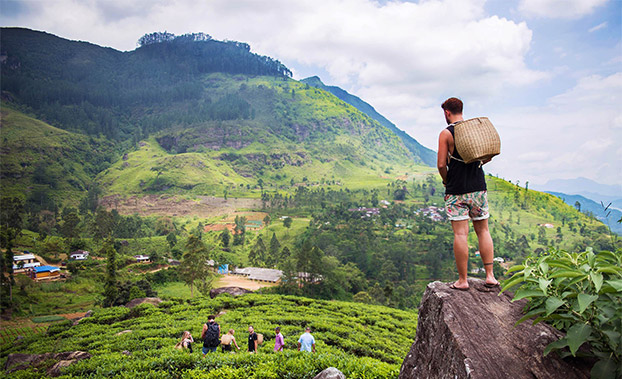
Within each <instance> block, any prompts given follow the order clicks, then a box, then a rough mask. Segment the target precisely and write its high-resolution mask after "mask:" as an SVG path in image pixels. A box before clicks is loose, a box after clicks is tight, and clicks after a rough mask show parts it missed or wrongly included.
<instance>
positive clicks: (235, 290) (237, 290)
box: [209, 287, 253, 299]
mask: <svg viewBox="0 0 622 379" xmlns="http://www.w3.org/2000/svg"><path fill="white" fill-rule="evenodd" d="M223 293H228V294H230V295H231V296H239V295H244V294H247V293H253V291H251V290H247V289H246V288H242V287H221V288H214V289H213V290H210V291H209V297H211V298H212V299H213V298H215V297H216V296H218V295H220V294H223Z"/></svg>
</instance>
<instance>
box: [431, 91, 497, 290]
mask: <svg viewBox="0 0 622 379" xmlns="http://www.w3.org/2000/svg"><path fill="white" fill-rule="evenodd" d="M441 108H442V109H443V113H444V114H445V121H446V122H447V125H448V126H447V128H445V129H443V131H442V132H441V134H440V135H439V138H438V156H437V166H438V172H439V174H440V176H441V179H442V180H443V185H444V186H445V212H447V217H448V218H449V220H450V221H451V227H452V229H453V232H454V257H455V259H456V268H457V270H458V280H457V281H455V282H453V283H451V284H450V286H449V288H451V289H455V290H460V291H468V290H469V282H468V280H467V274H468V272H467V269H468V261H469V244H468V237H469V219H471V221H472V222H473V229H475V234H476V235H477V242H478V245H479V251H480V257H481V259H482V262H483V263H484V270H486V282H485V284H484V285H485V286H486V287H491V288H494V287H499V282H498V281H497V279H495V273H494V271H493V258H494V245H493V242H492V237H491V236H490V230H489V229H488V218H489V217H490V214H489V213H488V193H487V189H486V178H485V175H484V170H482V165H483V164H484V163H488V162H489V161H490V159H491V158H488V159H486V160H484V161H482V162H472V163H469V164H466V163H465V162H464V161H462V157H461V156H460V152H459V151H458V150H457V149H456V144H455V141H454V135H455V126H456V125H458V124H459V123H461V122H464V119H463V117H462V108H463V103H462V100H460V99H458V98H455V97H451V98H449V99H447V100H445V102H444V103H443V104H442V105H441Z"/></svg>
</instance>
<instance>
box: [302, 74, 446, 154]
mask: <svg viewBox="0 0 622 379" xmlns="http://www.w3.org/2000/svg"><path fill="white" fill-rule="evenodd" d="M301 82H303V83H306V84H309V85H310V86H313V87H316V88H319V89H323V90H325V91H327V92H330V93H332V94H333V95H335V96H337V97H338V98H340V99H341V100H343V101H345V102H346V103H348V104H350V105H352V106H353V107H355V108H356V109H358V110H359V111H361V112H363V113H365V114H366V115H368V116H369V117H371V118H373V119H374V120H376V121H378V122H379V123H380V125H383V126H386V127H387V128H388V129H389V130H391V131H392V132H393V133H395V135H397V136H398V137H400V139H401V140H402V142H404V145H405V146H406V148H407V149H408V150H410V151H411V152H412V153H413V154H414V155H415V157H417V158H419V159H421V162H423V163H424V164H426V165H428V166H436V152H434V151H433V150H430V149H428V148H427V147H425V146H423V145H421V144H420V143H419V142H417V140H416V139H414V138H413V137H411V136H410V135H408V134H407V133H406V132H404V131H403V130H400V129H398V128H397V126H395V124H394V123H392V122H391V121H389V120H387V119H386V117H384V116H383V115H381V114H380V113H378V112H377V111H376V110H375V109H374V107H372V106H371V105H370V104H368V103H366V102H365V101H363V100H362V99H361V98H359V97H357V96H354V95H352V94H350V93H348V92H347V91H345V90H343V89H342V88H339V87H336V86H327V85H326V84H324V83H323V82H322V80H321V79H320V78H319V77H317V76H312V77H310V78H306V79H302V80H301Z"/></svg>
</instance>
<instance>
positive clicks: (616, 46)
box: [0, 0, 622, 185]
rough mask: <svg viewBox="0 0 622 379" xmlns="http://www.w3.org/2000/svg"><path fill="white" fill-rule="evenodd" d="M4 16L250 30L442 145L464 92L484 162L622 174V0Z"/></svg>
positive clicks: (85, 5) (63, 8) (58, 26)
mask: <svg viewBox="0 0 622 379" xmlns="http://www.w3.org/2000/svg"><path fill="white" fill-rule="evenodd" d="M0 25H2V26H19V27H26V28H30V29H35V30H41V31H46V32H48V33H52V34H55V35H57V36H60V37H63V38H67V39H72V40H81V41H88V42H91V43H94V44H97V45H101V46H107V47H112V48H114V49H117V50H122V51H128V50H133V49H135V48H136V41H137V40H138V39H139V38H140V37H141V36H142V35H144V34H146V33H151V32H154V31H168V32H170V33H174V34H176V35H180V34H185V33H194V32H204V33H207V34H209V35H211V36H212V37H214V38H216V39H220V40H225V39H228V40H236V41H242V42H246V43H249V44H250V45H251V49H252V51H253V52H255V53H258V54H262V55H268V56H271V57H273V58H276V59H278V60H280V61H281V62H283V63H284V64H285V65H286V66H287V67H289V68H290V69H291V70H292V72H293V73H294V78H295V79H303V78H305V77H308V76H312V75H318V76H319V77H320V78H321V79H322V81H323V82H324V83H325V84H327V85H336V86H339V87H341V88H343V89H345V90H347V91H348V92H350V93H352V94H354V95H356V96H359V97H360V98H362V99H363V100H365V101H367V102H368V103H370V104H371V105H372V106H374V107H375V108H376V110H377V111H378V112H380V113H381V114H382V115H384V116H385V117H386V118H388V119H389V120H391V121H392V122H393V123H395V124H396V125H397V127H398V128H400V129H402V130H404V131H406V132H407V133H408V134H410V135H411V136H412V137H414V138H415V139H417V140H418V141H419V142H420V143H422V144H423V145H425V146H427V147H429V148H431V149H433V150H437V145H438V142H437V141H438V134H439V133H440V131H441V130H442V129H443V128H444V127H445V126H446V125H445V120H444V117H443V113H442V110H441V108H440V104H441V103H442V102H443V101H444V100H445V99H446V98H448V97H451V96H456V97H459V98H461V99H462V100H463V102H464V104H465V105H464V117H465V119H468V118H473V117H481V116H485V117H488V118H489V119H490V120H491V121H492V123H493V124H494V125H495V127H496V128H497V130H498V132H499V134H500V136H501V155H499V156H497V157H495V158H494V159H493V161H492V162H491V163H489V164H487V165H486V166H485V170H486V171H487V172H489V173H492V174H494V175H498V176H499V177H502V178H504V179H507V180H511V181H513V182H514V183H516V182H517V181H520V183H521V184H522V185H524V184H525V183H526V182H530V183H533V184H545V183H546V182H547V181H549V180H554V179H572V178H577V177H585V178H588V179H592V180H594V181H597V182H600V183H604V184H613V185H622V106H621V105H620V102H621V101H622V0H488V1H486V0H420V1H399V0H393V1H387V0H170V1H169V0H149V1H144V0H133V1H127V0H44V1H39V0H18V1H15V0H0Z"/></svg>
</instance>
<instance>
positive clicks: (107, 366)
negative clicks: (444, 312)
mask: <svg viewBox="0 0 622 379" xmlns="http://www.w3.org/2000/svg"><path fill="white" fill-rule="evenodd" d="M210 314H218V315H219V316H218V317H217V319H216V321H217V322H218V323H219V324H220V326H221V330H228V329H230V328H233V329H235V330H236V334H235V336H236V337H237V341H238V345H239V346H240V347H241V349H242V350H240V352H238V353H236V354H231V353H221V352H220V351H218V352H217V353H212V354H208V355H207V357H206V358H203V357H202V354H201V352H200V350H201V347H200V346H201V344H200V342H198V340H199V337H200V334H201V326H202V324H203V323H205V322H206V321H207V316H208V315H210ZM416 324H417V315H416V313H413V312H405V311H400V310H396V309H392V308H387V307H382V306H373V305H367V304H358V303H348V302H340V301H321V300H313V299H308V298H303V297H295V296H280V295H260V294H251V295H245V296H241V297H237V298H233V297H230V296H229V295H221V296H219V297H217V298H215V299H213V300H208V299H195V300H187V301H184V300H181V299H171V300H168V301H165V302H163V303H161V304H160V305H159V306H158V307H154V306H152V305H146V304H145V305H140V306H138V307H136V308H133V309H128V308H124V307H114V308H109V309H101V310H97V311H96V312H95V313H94V315H93V316H92V317H89V318H86V319H84V320H82V321H81V322H80V323H79V324H78V325H76V326H71V322H70V321H65V322H61V323H60V324H55V325H52V326H51V327H50V328H49V329H48V331H47V332H45V333H44V334H37V335H33V336H30V337H27V338H26V339H24V340H23V341H22V342H21V343H20V344H10V343H9V344H5V345H2V348H1V349H2V350H1V354H0V355H1V357H2V361H3V362H4V360H5V359H6V356H7V355H8V354H9V353H18V352H22V353H29V354H38V353H45V352H51V351H55V352H58V351H73V350H82V351H88V352H89V353H90V354H92V358H90V359H88V360H84V361H81V362H79V363H77V364H75V365H72V366H70V367H68V368H66V369H64V370H63V374H64V375H66V376H64V377H68V378H70V377H86V376H95V377H100V376H106V377H126V378H128V377H129V378H142V377H145V376H149V377H158V378H159V377H166V378H171V377H173V378H177V377H185V378H188V377H191V378H195V377H196V378H199V377H200V378H313V377H314V376H315V375H316V374H317V373H319V372H320V371H322V370H323V369H325V368H327V367H330V366H333V367H337V368H338V369H340V370H341V371H342V372H344V374H345V375H346V376H347V377H348V378H394V377H396V376H397V374H398V372H399V368H400V365H401V362H402V360H403V357H404V356H405V355H406V353H407V352H408V349H409V348H410V345H411V344H412V341H413V337H414V333H415V328H416ZM249 325H253V326H254V328H255V330H256V332H258V333H262V334H263V335H264V343H263V345H261V346H260V348H259V351H258V354H256V355H252V354H248V353H246V352H244V351H245V349H246V346H247V344H246V336H247V332H246V329H247V328H248V326H249ZM276 326H280V327H281V332H282V333H283V335H284V338H285V349H284V352H281V353H275V352H274V351H273V347H274V336H275V334H274V328H275V327H276ZM305 326H310V327H311V329H312V334H313V335H314V337H315V339H316V348H317V353H315V354H311V353H304V352H297V351H296V342H297V340H298V337H299V336H300V334H302V333H303V331H304V328H305ZM128 330H129V332H125V333H120V332H122V331H128ZM185 330H188V331H190V332H191V333H192V335H193V336H194V338H195V341H197V342H195V344H194V353H192V354H191V353H189V352H188V351H180V350H176V349H174V348H173V346H174V345H175V343H176V342H178V341H179V340H180V337H181V335H182V333H183V332H184V331H185ZM124 351H127V352H129V354H124V353H123V352H124ZM28 371H29V372H27V373H26V372H23V373H22V375H27V376H28V377H30V378H40V377H45V373H44V372H37V371H36V370H33V369H30V370H28ZM16 374H17V373H16ZM20 377H24V376H20Z"/></svg>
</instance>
